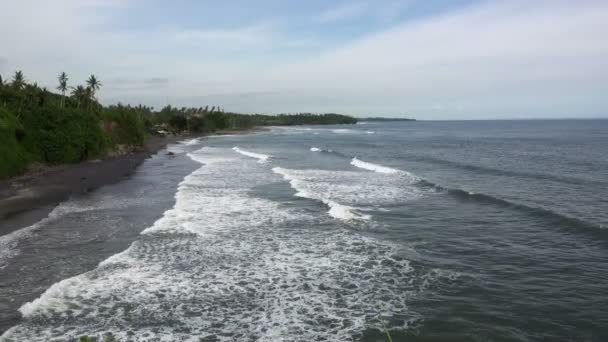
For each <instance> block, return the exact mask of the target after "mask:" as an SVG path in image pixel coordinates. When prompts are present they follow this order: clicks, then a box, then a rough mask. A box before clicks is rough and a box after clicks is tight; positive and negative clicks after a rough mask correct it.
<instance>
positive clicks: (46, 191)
mask: <svg viewBox="0 0 608 342" xmlns="http://www.w3.org/2000/svg"><path fill="white" fill-rule="evenodd" d="M257 130H259V128H254V129H247V130H231V131H217V132H214V133H211V134H208V133H207V134H184V135H173V136H168V137H157V136H154V137H151V138H149V139H148V140H147V141H146V142H145V143H144V146H142V147H140V148H139V149H137V150H135V151H131V152H129V153H127V154H123V155H118V156H108V157H105V158H102V159H97V160H89V161H85V162H81V163H77V164H65V165H59V166H53V167H49V168H46V169H44V170H43V171H42V172H31V173H27V174H25V175H22V176H18V177H15V178H10V179H6V180H2V181H0V236H3V235H6V234H9V233H11V232H13V231H16V230H19V229H22V228H25V227H28V226H31V225H33V224H35V223H36V222H38V221H40V220H42V219H44V218H45V217H47V216H48V215H49V213H50V212H51V211H52V210H53V209H54V208H55V207H56V206H57V205H58V204H59V203H61V202H63V201H65V200H67V199H69V198H70V197H71V196H72V195H76V194H83V193H87V192H90V191H93V190H95V189H97V188H100V187H103V186H106V185H111V184H115V183H118V182H120V181H122V180H124V179H126V178H128V177H130V176H131V175H132V174H133V173H134V172H135V171H136V170H137V168H138V167H139V166H140V165H141V164H142V163H143V162H144V161H145V160H146V159H148V158H150V157H151V156H152V155H154V154H156V153H158V152H160V151H162V150H163V149H166V147H167V146H168V145H170V144H175V143H177V142H179V141H181V140H185V139H195V138H202V137H206V136H212V135H218V134H245V133H250V132H254V131H257Z"/></svg>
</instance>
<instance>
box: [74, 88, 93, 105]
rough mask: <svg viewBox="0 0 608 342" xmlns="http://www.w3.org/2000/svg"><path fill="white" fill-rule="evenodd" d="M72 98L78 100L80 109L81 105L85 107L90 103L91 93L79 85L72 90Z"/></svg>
mask: <svg viewBox="0 0 608 342" xmlns="http://www.w3.org/2000/svg"><path fill="white" fill-rule="evenodd" d="M72 97H73V98H74V99H75V100H76V103H77V104H78V105H77V106H78V108H80V106H81V105H84V104H85V103H86V102H87V101H88V97H89V92H88V91H87V89H86V88H85V87H83V86H81V85H79V86H77V87H76V88H72Z"/></svg>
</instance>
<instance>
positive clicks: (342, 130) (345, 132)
mask: <svg viewBox="0 0 608 342" xmlns="http://www.w3.org/2000/svg"><path fill="white" fill-rule="evenodd" d="M331 131H332V132H334V133H336V134H349V133H356V132H355V131H354V130H352V129H347V128H338V129H332V130H331Z"/></svg>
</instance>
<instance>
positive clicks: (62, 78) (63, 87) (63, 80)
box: [57, 72, 68, 108]
mask: <svg viewBox="0 0 608 342" xmlns="http://www.w3.org/2000/svg"><path fill="white" fill-rule="evenodd" d="M58 79H59V86H58V87H57V90H59V91H61V108H63V107H64V106H65V92H66V91H67V90H68V75H66V73H65V72H62V73H61V74H59V77H58Z"/></svg>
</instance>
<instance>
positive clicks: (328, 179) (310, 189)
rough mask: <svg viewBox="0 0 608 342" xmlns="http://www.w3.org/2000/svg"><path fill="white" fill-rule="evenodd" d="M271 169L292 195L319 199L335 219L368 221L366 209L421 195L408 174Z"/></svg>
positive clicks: (420, 191)
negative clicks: (385, 174)
mask: <svg viewBox="0 0 608 342" xmlns="http://www.w3.org/2000/svg"><path fill="white" fill-rule="evenodd" d="M272 170H273V172H275V173H277V174H279V175H281V176H283V178H284V179H285V180H287V181H289V183H290V185H291V187H292V188H293V189H294V190H296V194H295V196H298V197H305V198H310V199H314V200H317V201H321V202H323V203H324V204H326V205H327V206H328V207H329V208H330V211H329V215H331V216H332V217H334V218H337V219H341V220H345V221H350V220H369V219H370V218H371V216H370V215H369V214H365V213H363V212H364V211H365V210H369V209H374V210H378V209H381V208H382V206H384V205H392V204H395V203H399V202H404V201H411V200H414V199H418V198H420V197H421V196H423V195H424V191H423V190H421V189H420V188H418V187H415V186H412V184H413V180H412V179H411V178H410V177H409V176H408V174H395V176H394V177H388V178H387V177H383V176H381V175H375V174H370V173H364V172H352V171H332V170H293V169H285V168H281V167H275V168H273V169H272Z"/></svg>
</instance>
